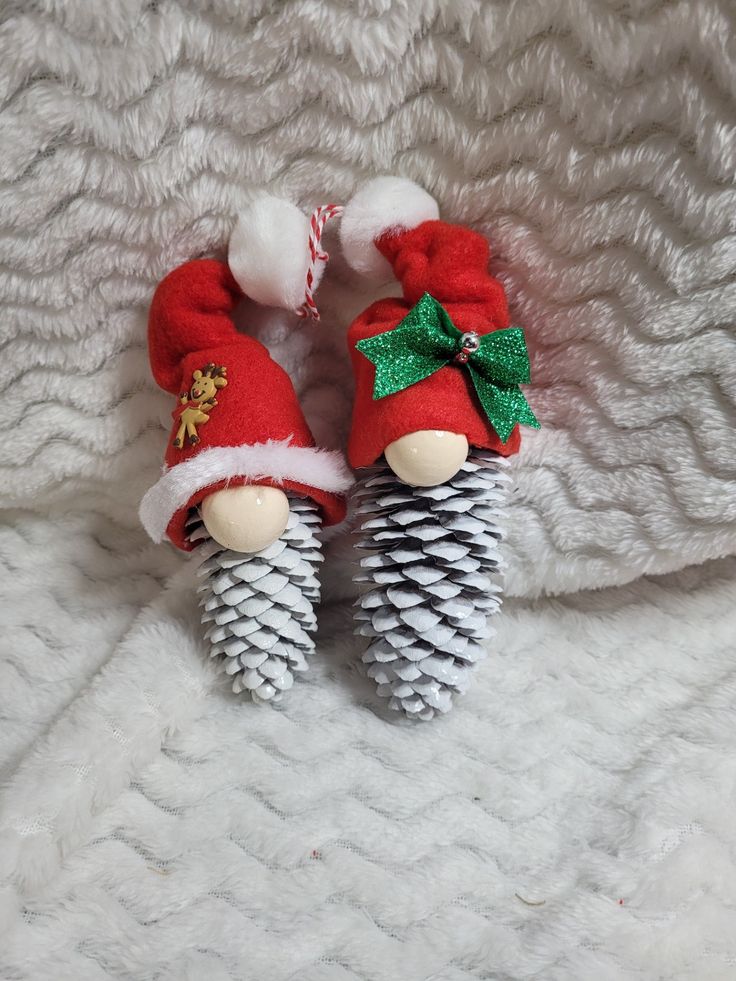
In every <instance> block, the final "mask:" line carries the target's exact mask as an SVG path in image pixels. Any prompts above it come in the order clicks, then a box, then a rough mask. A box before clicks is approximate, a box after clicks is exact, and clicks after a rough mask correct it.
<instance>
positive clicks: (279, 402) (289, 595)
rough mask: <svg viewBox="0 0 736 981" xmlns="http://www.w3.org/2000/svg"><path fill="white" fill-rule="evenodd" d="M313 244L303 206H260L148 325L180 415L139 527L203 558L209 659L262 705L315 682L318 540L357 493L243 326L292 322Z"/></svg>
mask: <svg viewBox="0 0 736 981" xmlns="http://www.w3.org/2000/svg"><path fill="white" fill-rule="evenodd" d="M308 236H309V222H308V220H307V218H306V216H305V215H303V214H302V213H301V212H300V211H299V210H298V209H297V208H296V207H295V206H294V205H292V204H289V203H288V202H286V201H281V200H279V199H277V198H272V197H266V196H264V197H262V198H260V199H258V200H257V201H256V202H255V203H254V204H253V205H252V206H251V207H250V208H249V209H248V210H247V211H246V212H245V213H244V214H243V215H241V217H240V219H239V221H238V224H237V225H236V228H235V231H234V233H233V236H232V238H231V241H230V252H229V263H225V262H220V261H216V260H214V259H197V260H194V261H192V262H187V263H185V264H184V265H183V266H180V267H179V268H178V269H175V270H174V271H173V272H171V273H170V274H169V275H168V276H167V277H166V278H165V279H164V280H163V281H162V282H161V283H160V285H159V286H158V288H157V290H156V293H155V295H154V298H153V302H152V305H151V311H150V316H149V332H148V340H149V355H150V361H151V369H152V372H153V376H154V378H155V379H156V381H157V382H158V384H159V385H160V386H161V387H162V388H163V389H165V390H166V391H167V392H170V393H171V394H172V395H175V396H176V397H177V405H176V407H175V409H174V411H173V418H174V423H173V427H172V430H171V435H170V437H169V441H168V445H167V449H166V457H165V465H164V470H163V474H162V476H161V478H160V479H159V480H158V481H157V483H156V484H155V485H154V486H153V487H152V488H151V489H150V490H149V491H148V493H147V494H146V495H145V497H144V499H143V501H142V503H141V509H140V515H141V520H142V522H143V525H144V527H145V528H146V530H147V531H148V533H149V534H150V536H151V537H152V538H153V540H154V541H162V540H163V538H164V537H167V538H168V539H169V540H170V541H171V542H173V544H174V545H176V546H177V547H178V548H180V549H183V550H184V551H193V550H196V554H197V556H198V557H200V558H201V565H200V569H199V572H200V575H201V578H202V585H201V587H200V593H201V606H202V620H203V622H204V623H205V624H206V626H207V638H208V640H209V642H210V649H211V653H212V655H213V656H215V657H218V658H219V659H220V661H221V663H222V665H223V667H224V669H225V670H226V671H227V673H228V674H230V675H231V676H232V679H233V688H234V690H235V691H236V692H249V693H250V694H251V696H252V697H253V699H254V700H259V701H268V700H276V699H278V698H280V696H281V694H282V693H283V692H284V691H286V690H287V689H288V688H290V687H291V685H292V683H293V680H294V676H295V674H296V673H298V672H301V671H304V670H306V667H307V662H306V655H308V654H310V653H311V652H312V651H313V649H314V641H313V637H312V635H313V633H314V630H315V628H316V618H315V606H316V603H317V602H318V599H319V575H318V565H319V563H320V562H321V560H322V554H321V544H320V542H319V539H318V538H317V537H316V534H315V533H317V532H319V529H320V527H321V525H323V524H325V525H329V524H334V523H336V522H339V521H341V520H342V519H343V517H344V515H345V499H344V495H345V492H346V491H347V489H348V487H349V486H350V484H351V478H350V476H349V472H348V470H347V467H346V466H345V464H344V461H343V459H342V456H341V454H339V453H336V452H332V451H327V450H321V449H318V448H317V447H316V446H315V444H314V439H313V437H312V433H311V432H310V429H309V427H308V425H307V422H306V420H305V418H304V415H303V413H302V410H301V408H300V406H299V402H298V400H297V396H296V393H295V391H294V388H293V386H292V383H291V380H290V378H289V376H288V375H287V374H286V372H285V371H284V370H283V368H281V367H280V366H279V365H278V364H277V363H276V362H275V361H274V360H273V359H272V358H271V356H270V354H269V352H268V350H267V349H266V348H265V347H264V346H263V345H262V344H260V343H259V342H258V341H256V340H255V339H254V338H252V337H248V336H246V335H244V334H241V333H239V332H238V331H237V330H236V328H235V325H234V323H233V313H234V311H235V308H236V306H237V305H238V304H239V303H240V301H241V300H243V299H244V298H245V297H246V296H247V297H248V298H250V299H252V300H255V301H256V302H259V303H262V304H264V305H268V306H276V307H281V308H283V309H284V310H285V311H286V310H289V311H290V313H289V314H287V313H286V312H285V313H284V316H293V313H294V312H296V309H297V308H298V306H299V305H300V304H301V303H302V302H303V301H304V295H305V283H306V277H307V272H308V271H309V270H310V269H312V266H310V262H309V253H308ZM318 271H319V270H318ZM312 278H313V279H314V276H313V277H312ZM297 324H298V322H297V321H296V319H294V325H295V329H298V326H297Z"/></svg>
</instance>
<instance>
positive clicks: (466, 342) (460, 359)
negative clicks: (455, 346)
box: [454, 330, 480, 364]
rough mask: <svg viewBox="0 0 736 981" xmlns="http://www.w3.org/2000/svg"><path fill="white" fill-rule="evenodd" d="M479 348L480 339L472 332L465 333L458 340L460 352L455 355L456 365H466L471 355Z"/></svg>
mask: <svg viewBox="0 0 736 981" xmlns="http://www.w3.org/2000/svg"><path fill="white" fill-rule="evenodd" d="M479 347H480V337H479V335H478V334H476V332H475V331H474V330H468V331H466V332H465V333H464V334H463V335H462V337H461V338H460V351H459V352H458V353H457V354H456V355H455V359H454V360H455V363H456V364H467V363H468V359H469V358H470V355H471V354H475V352H476V351H477V350H478V348H479Z"/></svg>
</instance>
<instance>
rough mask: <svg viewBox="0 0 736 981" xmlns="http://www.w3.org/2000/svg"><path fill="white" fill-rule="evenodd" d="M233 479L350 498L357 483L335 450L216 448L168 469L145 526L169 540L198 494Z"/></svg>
mask: <svg viewBox="0 0 736 981" xmlns="http://www.w3.org/2000/svg"><path fill="white" fill-rule="evenodd" d="M231 477H246V478H247V479H248V481H249V482H250V483H257V482H258V481H259V480H261V479H263V478H265V477H268V478H269V479H270V480H273V481H276V482H277V483H283V481H284V480H293V481H296V483H299V484H307V485H308V486H309V487H315V488H317V489H319V490H325V491H332V492H334V493H345V492H346V491H347V490H348V489H349V488H350V486H351V485H352V482H353V479H352V476H351V473H350V470H349V469H348V466H347V464H346V463H345V459H344V457H343V456H342V455H341V454H340V453H337V452H335V451H334V450H323V449H318V448H317V447H309V446H292V445H291V441H290V440H281V441H278V440H270V441H269V442H268V443H253V444H251V445H247V444H244V445H242V446H210V447H208V448H207V449H205V450H202V451H201V453H197V455H196V456H194V457H192V458H191V459H189V460H185V461H184V462H183V463H177V465H176V466H175V467H171V468H170V469H168V470H166V469H165V470H164V472H163V474H162V475H161V477H159V479H158V480H157V481H156V483H155V484H154V485H153V487H151V488H149V489H148V490H147V491H146V493H145V495H144V496H143V500H142V501H141V506H140V511H139V515H140V519H141V524H142V525H143V527H144V528H145V529H146V531H147V532H148V534H149V535H150V536H151V538H152V539H153V541H154V542H161V541H163V539H164V536H165V534H166V529H167V527H168V525H169V522H170V521H171V519H172V518H173V517H174V515H175V514H176V512H177V511H178V510H179V509H180V508H183V507H184V505H185V504H186V503H187V501H188V500H189V499H190V498H191V497H192V496H193V495H194V494H196V493H197V491H200V490H202V489H203V488H205V487H209V486H210V485H211V484H216V483H218V482H219V481H221V480H228V479H229V478H231Z"/></svg>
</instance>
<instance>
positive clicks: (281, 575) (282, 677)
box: [188, 495, 323, 702]
mask: <svg viewBox="0 0 736 981" xmlns="http://www.w3.org/2000/svg"><path fill="white" fill-rule="evenodd" d="M320 525H321V519H320V516H319V511H318V508H317V505H316V504H315V502H314V501H312V500H310V499H308V498H303V497H298V496H296V495H289V520H288V523H287V526H286V530H285V531H284V533H283V534H282V535H281V537H280V538H278V539H277V540H276V541H275V542H273V544H271V545H269V546H268V547H267V548H264V549H263V550H262V551H260V552H256V553H254V554H250V555H247V554H244V553H242V552H235V551H232V550H231V549H227V548H223V547H222V546H221V545H219V544H218V543H217V542H215V541H214V539H212V538H210V537H209V535H208V534H207V530H206V528H205V527H204V524H203V522H202V520H201V517H200V516H199V514H198V513H195V515H194V516H193V518H192V519H190V523H189V526H188V533H189V540H190V541H191V542H192V543H193V544H194V543H200V544H199V546H198V547H199V550H200V551H201V555H202V563H201V565H200V567H199V570H198V572H199V575H200V576H201V578H202V584H201V586H200V587H199V592H200V594H201V598H200V604H201V607H202V622H203V623H204V624H208V625H209V626H208V629H207V632H206V637H207V639H208V640H209V642H210V645H211V648H210V653H211V656H212V657H217V658H219V659H220V660H221V663H222V666H223V668H224V670H225V672H226V673H227V674H229V675H231V676H232V679H233V691H234V692H236V693H240V692H249V693H250V696H251V698H252V699H253V701H256V702H266V701H278V700H279V699H280V698H281V697H282V695H283V693H284V692H285V691H288V689H289V688H291V686H292V685H293V683H294V675H295V674H296V673H299V672H303V671H306V670H307V667H308V665H307V656H308V655H309V654H312V653H313V651H314V638H313V634H314V632H315V630H316V629H317V620H316V616H315V607H316V605H317V604H318V603H319V598H320V585H319V578H318V566H319V563H320V562H321V561H322V557H323V556H322V546H321V543H320V542H319V541H318V539H317V538H316V537H315V532H316V531H318V530H319V527H320Z"/></svg>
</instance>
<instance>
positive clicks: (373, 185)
mask: <svg viewBox="0 0 736 981" xmlns="http://www.w3.org/2000/svg"><path fill="white" fill-rule="evenodd" d="M439 216H440V212H439V208H438V207H437V202H436V201H435V200H434V198H433V197H431V196H430V195H429V194H427V192H426V191H425V190H424V189H423V188H421V187H419V185H418V184H415V183H414V182H413V181H410V180H407V179H406V178H405V177H376V178H374V180H372V181H369V182H368V183H367V184H366V185H365V186H364V187H362V188H361V189H360V190H359V191H358V193H357V194H356V195H355V196H354V197H353V198H352V200H351V201H350V202H349V204H347V205H346V207H345V211H344V212H343V216H342V221H341V223H340V242H341V244H342V250H343V253H344V255H345V258H346V260H347V261H348V263H349V264H350V265H351V266H352V267H353V269H355V270H356V271H357V272H359V273H362V274H363V275H364V276H370V277H371V278H372V279H381V280H382V281H386V280H389V279H391V276H392V273H391V266H390V265H389V263H388V262H387V261H386V260H385V259H384V258H383V256H382V255H381V253H380V252H379V251H378V249H377V248H376V247H375V245H374V244H373V242H374V239H376V238H378V236H379V235H381V234H382V233H383V232H386V231H388V230H389V229H399V228H416V227H417V225H421V224H422V222H424V221H435V220H436V219H437V218H439Z"/></svg>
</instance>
